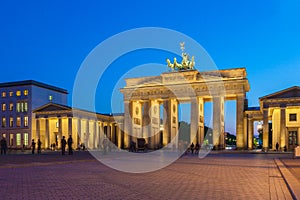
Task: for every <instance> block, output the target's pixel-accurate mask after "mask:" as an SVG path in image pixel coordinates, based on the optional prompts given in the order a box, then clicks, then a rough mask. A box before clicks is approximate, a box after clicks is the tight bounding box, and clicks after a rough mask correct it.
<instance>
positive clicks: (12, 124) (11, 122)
mask: <svg viewBox="0 0 300 200" xmlns="http://www.w3.org/2000/svg"><path fill="white" fill-rule="evenodd" d="M13 126H14V118H13V117H10V118H9V127H13Z"/></svg>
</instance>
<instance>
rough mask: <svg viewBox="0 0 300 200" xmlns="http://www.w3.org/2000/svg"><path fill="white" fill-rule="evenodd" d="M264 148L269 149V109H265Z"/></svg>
mask: <svg viewBox="0 0 300 200" xmlns="http://www.w3.org/2000/svg"><path fill="white" fill-rule="evenodd" d="M263 148H264V149H265V150H268V149H269V110H268V109H267V108H264V110H263Z"/></svg>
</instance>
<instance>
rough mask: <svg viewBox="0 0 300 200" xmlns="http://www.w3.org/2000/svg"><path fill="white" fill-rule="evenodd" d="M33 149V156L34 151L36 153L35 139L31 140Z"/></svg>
mask: <svg viewBox="0 0 300 200" xmlns="http://www.w3.org/2000/svg"><path fill="white" fill-rule="evenodd" d="M31 149H32V152H31V153H32V154H34V151H35V142H34V139H32V140H31Z"/></svg>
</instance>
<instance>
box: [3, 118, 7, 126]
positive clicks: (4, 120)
mask: <svg viewBox="0 0 300 200" xmlns="http://www.w3.org/2000/svg"><path fill="white" fill-rule="evenodd" d="M2 127H6V117H2Z"/></svg>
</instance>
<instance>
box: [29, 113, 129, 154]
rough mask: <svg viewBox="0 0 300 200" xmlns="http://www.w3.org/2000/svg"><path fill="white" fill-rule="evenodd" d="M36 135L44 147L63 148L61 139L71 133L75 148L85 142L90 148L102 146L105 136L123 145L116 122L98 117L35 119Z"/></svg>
mask: <svg viewBox="0 0 300 200" xmlns="http://www.w3.org/2000/svg"><path fill="white" fill-rule="evenodd" d="M35 125H36V127H35V129H36V131H35V135H34V136H33V138H36V140H37V139H40V140H41V142H42V148H46V149H49V148H50V147H51V144H56V146H57V148H61V139H62V137H63V136H65V138H66V139H68V137H69V135H71V136H72V139H73V148H77V146H78V145H80V144H84V145H85V147H86V148H88V149H99V148H102V142H103V139H104V138H107V139H109V140H110V141H111V142H113V143H114V144H116V145H117V146H118V147H119V148H121V147H122V145H123V142H122V131H121V128H120V127H119V125H118V124H117V123H115V122H103V121H99V120H96V119H88V118H77V117H59V116H51V117H42V116H39V117H38V118H36V119H35Z"/></svg>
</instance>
